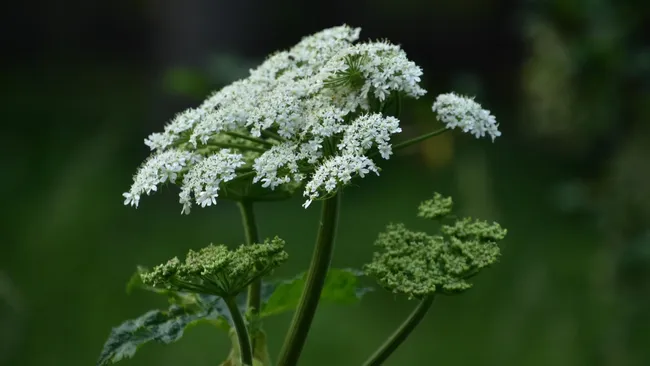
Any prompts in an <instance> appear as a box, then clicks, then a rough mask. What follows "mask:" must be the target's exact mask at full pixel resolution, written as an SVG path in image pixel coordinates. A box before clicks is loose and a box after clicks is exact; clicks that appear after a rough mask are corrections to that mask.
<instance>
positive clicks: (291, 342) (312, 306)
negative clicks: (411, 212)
mask: <svg viewBox="0 0 650 366" xmlns="http://www.w3.org/2000/svg"><path fill="white" fill-rule="evenodd" d="M340 201H341V194H340V193H336V194H334V195H333V196H332V197H330V198H328V199H326V200H324V201H323V207H322V211H321V219H320V226H319V228H318V237H317V239H316V247H315V249H314V253H313V256H312V260H311V264H310V266H309V271H308V272H307V278H306V280H305V288H304V289H303V291H302V296H301V298H300V302H299V304H298V308H297V309H296V313H295V314H294V316H293V319H292V321H291V325H290V327H289V332H288V334H287V337H286V338H285V341H284V345H283V346H282V350H281V351H280V357H279V359H278V366H295V365H296V364H297V363H298V359H299V358H300V353H301V352H302V348H303V346H304V345H305V341H306V340H307V335H308V333H309V328H310V327H311V323H312V320H313V319H314V314H315V313H316V308H317V307H318V301H319V300H320V295H321V291H322V289H323V285H324V284H325V277H326V276H327V271H328V269H329V266H330V262H331V259H332V252H333V251H334V239H335V236H336V227H337V224H338V215H339V205H340Z"/></svg>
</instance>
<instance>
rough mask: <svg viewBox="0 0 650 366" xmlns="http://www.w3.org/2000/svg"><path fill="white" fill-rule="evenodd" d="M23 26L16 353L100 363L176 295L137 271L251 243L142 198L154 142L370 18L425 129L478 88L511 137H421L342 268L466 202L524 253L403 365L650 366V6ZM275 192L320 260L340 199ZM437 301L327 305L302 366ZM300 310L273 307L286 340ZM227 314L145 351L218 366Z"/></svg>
mask: <svg viewBox="0 0 650 366" xmlns="http://www.w3.org/2000/svg"><path fill="white" fill-rule="evenodd" d="M1 17H2V22H0V24H1V25H0V27H1V30H2V32H0V34H2V36H1V37H2V39H3V44H4V47H3V48H4V49H5V51H6V52H5V56H4V57H3V58H2V60H0V62H2V66H3V67H2V68H1V69H0V84H1V85H2V89H1V93H2V98H1V99H0V100H2V103H3V110H4V116H5V117H4V118H3V123H4V125H3V126H4V128H3V136H5V138H4V139H3V142H4V143H3V144H2V147H3V149H4V152H3V153H2V154H0V159H2V166H3V167H4V174H3V179H1V180H0V188H2V191H4V192H5V195H4V196H3V201H2V202H3V203H2V204H3V207H2V208H3V219H2V225H3V227H2V231H1V232H2V239H1V241H2V242H1V244H0V245H1V246H0V365H17V366H23V365H24V366H36V365H38V366H42V365H66V366H75V365H89V364H93V363H94V362H95V360H96V358H97V356H98V355H99V352H100V350H101V347H102V345H103V342H104V341H105V339H106V337H107V336H108V333H109V331H110V329H111V327H112V326H116V325H117V324H119V323H120V322H122V321H123V320H126V319H129V318H134V317H136V316H139V315H140V314H142V313H143V312H145V311H146V310H148V309H151V308H156V307H163V306H165V300H164V299H161V298H159V297H156V296H155V295H152V294H148V293H144V292H136V293H134V294H131V295H127V294H126V293H125V290H124V289H125V283H126V281H127V280H128V279H129V277H130V276H131V274H132V273H133V271H134V269H135V267H136V265H138V264H142V265H153V264H156V263H158V262H161V261H163V260H165V259H167V258H169V257H172V256H175V255H182V254H183V253H184V252H186V250H187V249H188V248H199V247H202V246H204V245H206V244H208V243H210V242H215V243H217V242H218V243H227V244H230V245H236V244H238V243H240V242H242V241H243V232H242V230H241V229H240V226H241V225H240V221H239V214H238V212H237V210H236V207H235V206H234V204H232V203H229V202H220V203H219V204H218V205H217V206H216V207H211V208H209V209H197V210H194V212H193V213H192V214H191V215H190V216H181V215H180V206H179V205H178V204H177V198H175V195H174V194H169V192H167V193H166V194H157V195H154V196H153V197H149V198H148V199H144V200H143V202H142V204H141V207H140V208H139V209H137V210H134V209H132V208H128V207H124V206H123V205H122V197H121V193H122V192H124V191H126V190H127V189H128V187H129V186H130V183H131V176H132V174H133V173H134V172H135V170H136V168H137V166H138V165H139V164H140V162H141V161H142V160H143V159H144V158H145V157H146V156H147V154H148V151H147V147H146V146H144V144H143V139H144V138H145V137H146V136H147V135H148V134H149V133H151V132H154V131H159V130H162V127H163V125H164V123H166V122H167V120H169V119H170V118H171V117H172V116H173V115H174V114H175V113H177V112H179V111H181V110H182V109H184V108H187V107H191V106H195V105H197V104H198V103H200V101H201V100H202V99H203V98H204V97H205V96H206V95H207V93H209V91H211V90H213V89H216V88H219V87H221V86H223V85H224V84H226V83H228V82H230V81H232V80H234V79H236V78H239V77H242V76H244V75H245V74H246V72H247V70H248V69H249V68H250V67H253V66H254V65H256V64H258V63H259V62H261V61H262V60H263V58H264V56H265V55H267V54H269V53H271V52H273V51H274V50H277V49H282V48H288V47H290V46H291V45H293V44H294V43H296V42H297V41H298V40H299V39H300V37H302V36H304V35H307V34H310V33H313V32H316V31H318V30H320V29H323V28H326V27H330V26H334V25H339V24H342V23H347V24H350V25H353V26H360V27H362V28H363V31H362V39H368V38H372V39H377V38H387V39H389V40H391V41H392V42H394V43H399V44H401V45H402V46H404V48H405V50H406V51H407V53H408V55H409V57H411V58H412V59H413V60H415V61H416V62H417V63H418V64H419V65H421V66H422V67H423V70H424V73H425V79H424V85H425V87H426V88H427V89H428V90H429V91H430V93H429V95H427V96H425V97H424V98H422V99H421V100H419V101H410V102H409V103H408V104H407V105H406V106H405V111H406V113H405V114H404V115H403V118H402V120H403V124H404V133H403V135H404V136H402V137H404V138H405V137H408V136H414V135H417V134H419V133H422V132H425V131H429V130H430V129H431V128H432V126H433V123H434V116H433V115H432V114H431V112H430V106H431V103H432V101H433V98H434V97H435V95H437V94H438V93H443V92H447V91H449V90H455V91H457V92H461V93H467V94H472V95H477V100H478V101H480V102H481V103H482V104H483V105H484V107H486V108H488V109H490V110H491V111H492V112H493V114H495V115H496V116H497V119H498V121H499V122H500V123H501V130H502V131H503V136H502V137H501V138H499V139H497V141H496V142H495V143H494V144H492V143H490V142H489V141H477V140H474V139H473V138H471V137H470V136H464V135H460V134H457V133H454V134H446V135H443V136H440V137H437V138H435V139H433V140H431V141H429V142H427V143H425V144H422V145H420V146H418V147H415V148H413V149H411V150H409V151H404V152H401V153H399V154H398V155H397V156H396V157H395V158H394V159H391V161H389V162H388V163H386V164H383V165H382V168H383V171H382V175H381V177H370V178H366V179H363V180H359V181H358V182H357V184H356V185H355V186H354V187H351V188H350V189H347V190H346V191H345V193H344V199H343V208H342V209H343V211H342V214H341V226H340V231H339V235H338V240H337V249H336V253H335V258H334V265H335V266H339V267H360V266H361V265H362V264H363V263H365V262H366V261H368V260H369V259H370V255H371V253H372V243H373V241H374V238H375V237H376V234H377V233H378V232H379V231H380V230H382V229H383V228H384V227H385V225H386V224H387V223H389V222H391V221H402V222H405V223H406V224H407V225H409V226H411V227H414V228H420V229H424V228H425V227H426V225H425V224H426V223H423V222H421V221H419V220H418V219H416V218H415V212H416V210H415V208H416V206H417V204H418V203H419V202H420V201H422V200H423V199H426V198H428V197H429V196H430V195H431V193H432V192H433V191H434V190H435V191H439V192H441V193H443V194H449V195H452V196H453V197H454V199H455V201H456V202H457V207H458V208H459V210H460V212H462V213H463V214H468V215H473V216H478V217H481V218H485V219H488V220H496V221H499V222H500V223H501V224H502V225H503V226H505V227H507V228H508V229H509V235H508V238H507V239H506V241H505V243H504V248H503V253H504V255H503V258H502V260H501V262H500V263H499V264H498V265H497V266H495V267H494V268H492V269H490V270H488V271H486V272H485V273H484V274H482V275H481V276H479V277H478V279H477V281H476V286H475V288H474V289H472V290H471V291H469V292H468V293H467V294H465V295H462V296H459V297H445V298H442V299H441V300H440V301H438V302H437V303H436V304H435V305H434V307H433V309H432V311H431V313H430V314H429V315H428V316H427V318H426V319H425V321H424V322H423V323H422V324H421V326H420V327H419V328H418V329H417V330H416V332H415V333H414V334H413V336H412V338H410V339H409V340H408V341H407V342H406V343H405V344H404V346H403V347H402V348H400V349H399V351H398V352H397V353H396V354H395V355H394V356H393V357H392V358H391V359H390V360H389V362H387V365H458V366H462V365H558V366H561V365H607V366H618V365H639V366H641V365H650V346H649V343H650V308H649V307H650V163H648V159H649V158H650V42H648V34H650V9H649V6H648V5H647V1H645V0H624V1H614V0H555V1H519V2H516V1H508V2H505V1H504V2H500V1H496V0H474V1H471V0H462V1H459V0H455V1H448V0H441V1H416V0H403V1H399V2H394V1H385V0H381V1H372V2H371V1H358V2H348V1H343V0H333V1H313V2H305V3H302V2H298V1H289V0H283V1H268V2H266V1H255V0H238V1H234V2H233V1H210V0H192V1H185V2H180V1H172V0H163V1H135V2H116V3H113V2H106V3H104V2H76V3H72V2H70V3H60V2H51V3H43V4H39V5H36V4H32V3H20V2H15V3H13V4H12V6H11V8H10V11H6V12H4V13H3V14H2V16H1ZM300 203H301V200H300V199H297V200H293V201H289V202H283V203H280V204H260V205H258V206H257V207H256V212H257V214H258V221H259V223H260V231H261V236H263V237H264V236H271V235H276V234H278V235H280V236H281V237H283V238H285V239H286V241H287V243H288V250H289V252H290V255H291V259H290V261H289V263H288V264H287V265H285V266H284V267H283V268H281V269H280V270H278V271H277V272H276V273H275V276H278V277H280V276H292V275H294V274H295V273H297V272H299V271H302V270H304V269H305V268H306V267H307V265H308V261H309V258H310V254H311V253H310V251H311V246H312V243H313V240H314V237H313V236H314V231H315V229H316V226H317V220H318V217H317V216H318V209H317V208H315V209H309V210H306V211H305V210H303V209H302V208H301V206H300ZM413 306H415V303H413V302H409V301H406V300H405V299H400V298H395V297H394V296H392V295H390V294H387V293H384V292H382V291H375V292H373V293H371V294H369V295H367V296H366V297H365V298H364V299H363V300H362V302H361V303H360V304H359V305H357V306H353V307H337V306H326V305H325V306H322V307H320V308H319V312H318V314H317V317H316V319H315V323H314V327H313V329H312V331H311V334H310V337H309V339H308V342H307V346H306V349H305V351H304V356H303V359H302V364H303V365H314V366H316V365H339V364H340V365H354V364H359V363H360V362H362V361H363V360H364V359H365V358H366V357H367V356H368V355H369V354H370V353H371V352H372V351H373V350H374V349H375V348H376V347H377V346H378V345H379V344H380V343H381V342H382V341H383V339H384V337H386V336H387V335H388V334H389V333H391V332H392V330H393V329H394V328H395V327H396V326H397V325H398V324H399V323H400V322H401V320H402V319H403V318H404V317H405V316H406V315H407V313H408V312H409V311H410V309H411V308H412V307H413ZM289 320H290V315H286V316H280V317H278V318H273V319H271V320H270V321H268V323H267V325H266V328H267V331H268V333H269V334H270V348H271V352H272V354H277V351H278V350H279V348H280V346H281V342H282V340H283V338H284V331H285V330H286V327H287V325H288V322H289ZM228 349H229V343H228V339H227V336H226V335H225V334H223V333H222V332H220V331H218V330H216V329H213V328H211V327H210V326H207V325H202V326H197V327H196V328H193V329H191V330H190V331H188V332H187V334H186V336H185V337H184V338H183V339H182V340H181V341H180V342H178V343H176V344H173V345H168V346H160V345H147V346H145V347H144V348H142V349H141V351H139V352H138V354H137V355H136V357H135V358H134V359H132V360H127V361H124V362H122V363H121V364H123V365H125V366H127V365H152V364H155V365H178V364H181V363H183V364H191V365H216V364H218V362H220V361H221V360H222V359H223V358H225V356H226V353H227V352H228Z"/></svg>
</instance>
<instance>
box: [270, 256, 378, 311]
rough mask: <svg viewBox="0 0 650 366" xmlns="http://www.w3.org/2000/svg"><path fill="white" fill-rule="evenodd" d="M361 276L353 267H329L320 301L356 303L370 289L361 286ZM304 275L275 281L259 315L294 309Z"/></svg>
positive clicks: (303, 285)
mask: <svg viewBox="0 0 650 366" xmlns="http://www.w3.org/2000/svg"><path fill="white" fill-rule="evenodd" d="M361 276H363V273H362V272H361V271H357V270H353V269H336V268H333V269H330V271H329V272H328V273H327V278H326V279H325V285H324V286H323V291H322V292H321V301H324V302H329V303H334V304H354V303H357V302H358V301H359V300H360V299H361V297H362V296H363V295H365V294H366V293H367V292H369V291H371V290H372V289H371V288H370V287H363V286H361V283H360V281H359V278H360V277H361ZM305 277H306V273H302V274H300V275H299V276H297V277H295V278H293V279H290V280H286V281H282V282H279V283H277V285H276V287H275V289H274V291H273V293H272V294H271V295H270V296H269V297H268V299H266V301H265V302H264V304H263V306H262V312H261V314H260V315H261V317H267V316H271V315H277V314H280V313H284V312H287V311H292V310H294V309H296V307H297V306H298V302H299V301H300V296H301V294H302V290H303V288H304V287H305Z"/></svg>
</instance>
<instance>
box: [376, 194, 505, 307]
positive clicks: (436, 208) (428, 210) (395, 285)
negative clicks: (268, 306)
mask: <svg viewBox="0 0 650 366" xmlns="http://www.w3.org/2000/svg"><path fill="white" fill-rule="evenodd" d="M451 209H452V200H451V198H448V197H447V198H446V197H443V196H441V195H440V194H437V193H436V195H435V196H434V198H433V199H432V200H428V201H425V202H423V203H422V204H421V205H420V207H419V214H418V216H420V217H423V218H427V219H443V218H449V215H450V213H451ZM441 232H442V234H443V235H429V234H427V233H424V232H415V231H411V230H408V229H407V228H406V227H405V226H404V225H403V224H391V225H389V226H388V227H387V229H386V231H385V232H383V233H380V234H379V237H378V238H377V241H376V242H375V245H376V246H377V247H378V248H379V249H380V250H379V251H378V252H376V253H375V254H374V257H373V260H372V262H371V263H370V264H368V265H366V267H365V271H366V273H367V274H369V275H370V276H373V277H375V278H376V279H377V281H378V282H379V284H380V285H381V286H382V287H383V288H385V289H387V290H388V291H391V292H393V293H401V294H405V295H407V296H408V297H409V298H418V299H421V298H424V297H426V296H428V295H432V294H434V293H442V294H457V293H460V292H463V291H465V290H467V289H469V288H471V287H472V284H471V283H469V282H468V279H469V278H471V277H473V276H475V275H476V274H477V273H478V272H479V271H480V270H481V269H483V268H485V267H488V266H490V265H491V264H493V263H495V262H496V261H497V260H498V258H499V255H500V250H499V247H498V245H497V243H498V242H499V241H500V240H502V239H503V238H504V237H505V236H506V232H507V231H506V230H505V229H503V228H501V226H500V225H499V224H498V223H492V224H489V223H487V222H484V221H479V220H472V219H471V218H463V219H458V220H456V221H455V222H453V224H450V225H442V227H441Z"/></svg>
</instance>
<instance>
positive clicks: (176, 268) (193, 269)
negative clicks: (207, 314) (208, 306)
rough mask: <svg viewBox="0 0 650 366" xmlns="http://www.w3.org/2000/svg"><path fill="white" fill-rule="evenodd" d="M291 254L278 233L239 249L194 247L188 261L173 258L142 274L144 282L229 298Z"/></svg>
mask: <svg viewBox="0 0 650 366" xmlns="http://www.w3.org/2000/svg"><path fill="white" fill-rule="evenodd" d="M287 258H288V255H287V253H286V252H285V251H284V241H283V240H282V239H280V238H278V237H275V238H274V239H273V240H268V239H267V240H266V241H265V242H264V243H263V244H252V245H241V246H240V247H239V248H237V249H236V250H229V249H228V248H227V247H226V246H225V245H213V244H210V245H209V246H207V247H205V248H203V249H200V250H199V251H193V250H190V251H189V253H188V254H187V257H186V259H185V262H184V263H182V262H181V261H180V260H178V258H173V259H171V260H169V261H168V262H167V263H165V264H161V265H158V266H156V267H154V269H153V270H152V271H150V272H147V273H143V274H142V275H141V277H142V282H144V283H145V284H147V285H150V286H153V287H158V288H164V289H170V290H175V291H184V292H195V293H204V294H212V295H217V296H221V297H224V298H226V297H230V296H234V295H237V294H238V293H240V292H241V291H243V290H244V289H245V288H246V286H248V285H249V284H250V283H251V282H253V281H254V280H256V279H258V278H260V277H262V276H264V275H267V274H268V273H269V272H271V271H272V270H273V269H275V268H277V267H278V266H280V265H281V264H282V263H284V262H285V261H286V260H287Z"/></svg>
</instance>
